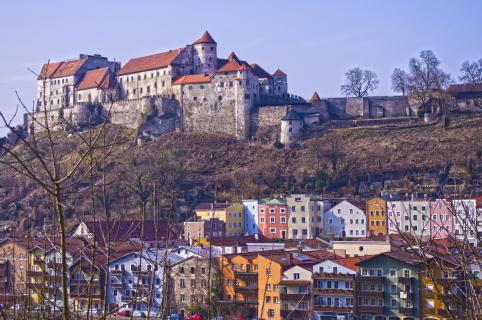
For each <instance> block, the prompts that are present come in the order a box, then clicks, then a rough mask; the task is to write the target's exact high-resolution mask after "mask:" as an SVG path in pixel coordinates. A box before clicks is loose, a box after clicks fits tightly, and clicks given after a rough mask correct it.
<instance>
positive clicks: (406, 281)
mask: <svg viewBox="0 0 482 320" xmlns="http://www.w3.org/2000/svg"><path fill="white" fill-rule="evenodd" d="M412 280H413V277H398V282H399V283H402V284H405V285H408V286H409V285H411V284H412Z"/></svg>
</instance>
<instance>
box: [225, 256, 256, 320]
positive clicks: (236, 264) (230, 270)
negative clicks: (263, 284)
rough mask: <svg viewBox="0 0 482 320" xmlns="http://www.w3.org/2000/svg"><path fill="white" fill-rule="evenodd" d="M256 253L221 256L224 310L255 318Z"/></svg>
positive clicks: (232, 313)
mask: <svg viewBox="0 0 482 320" xmlns="http://www.w3.org/2000/svg"><path fill="white" fill-rule="evenodd" d="M257 260H258V253H243V254H230V255H225V256H221V258H220V270H221V271H222V272H221V289H222V301H223V302H224V308H223V309H224V311H225V312H226V314H228V313H229V314H230V315H233V316H241V315H242V316H244V317H246V318H249V319H252V318H256V316H257V312H258V309H257V308H258V262H257Z"/></svg>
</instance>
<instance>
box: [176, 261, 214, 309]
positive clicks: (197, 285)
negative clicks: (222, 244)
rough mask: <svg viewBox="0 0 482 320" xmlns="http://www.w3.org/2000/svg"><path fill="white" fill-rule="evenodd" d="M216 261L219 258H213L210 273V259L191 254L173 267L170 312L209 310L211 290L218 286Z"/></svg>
mask: <svg viewBox="0 0 482 320" xmlns="http://www.w3.org/2000/svg"><path fill="white" fill-rule="evenodd" d="M216 261H217V259H213V261H212V263H211V272H210V273H209V263H208V262H209V259H206V258H203V257H199V256H191V257H189V258H187V259H185V260H182V261H180V262H178V263H177V264H175V265H173V266H172V267H171V272H170V275H171V279H170V282H169V295H170V304H169V305H170V308H171V312H170V313H169V314H172V313H178V314H181V315H185V314H189V313H190V312H200V311H207V308H208V302H209V301H208V298H209V297H208V293H209V290H210V288H216V287H217V286H218V281H217V279H218V274H217V266H218V262H216ZM209 278H210V279H211V285H209Z"/></svg>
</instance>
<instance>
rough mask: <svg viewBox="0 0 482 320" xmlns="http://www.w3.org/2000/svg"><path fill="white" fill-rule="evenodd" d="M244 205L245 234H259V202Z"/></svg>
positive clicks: (249, 201) (245, 201)
mask: <svg viewBox="0 0 482 320" xmlns="http://www.w3.org/2000/svg"><path fill="white" fill-rule="evenodd" d="M268 75H269V74H268ZM260 87H261V86H260ZM242 203H243V206H244V232H245V234H246V235H252V234H258V200H252V199H250V200H243V201H242Z"/></svg>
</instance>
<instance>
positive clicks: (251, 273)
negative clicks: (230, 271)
mask: <svg viewBox="0 0 482 320" xmlns="http://www.w3.org/2000/svg"><path fill="white" fill-rule="evenodd" d="M234 276H235V277H237V278H253V277H255V278H258V272H254V271H237V270H236V271H234Z"/></svg>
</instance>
